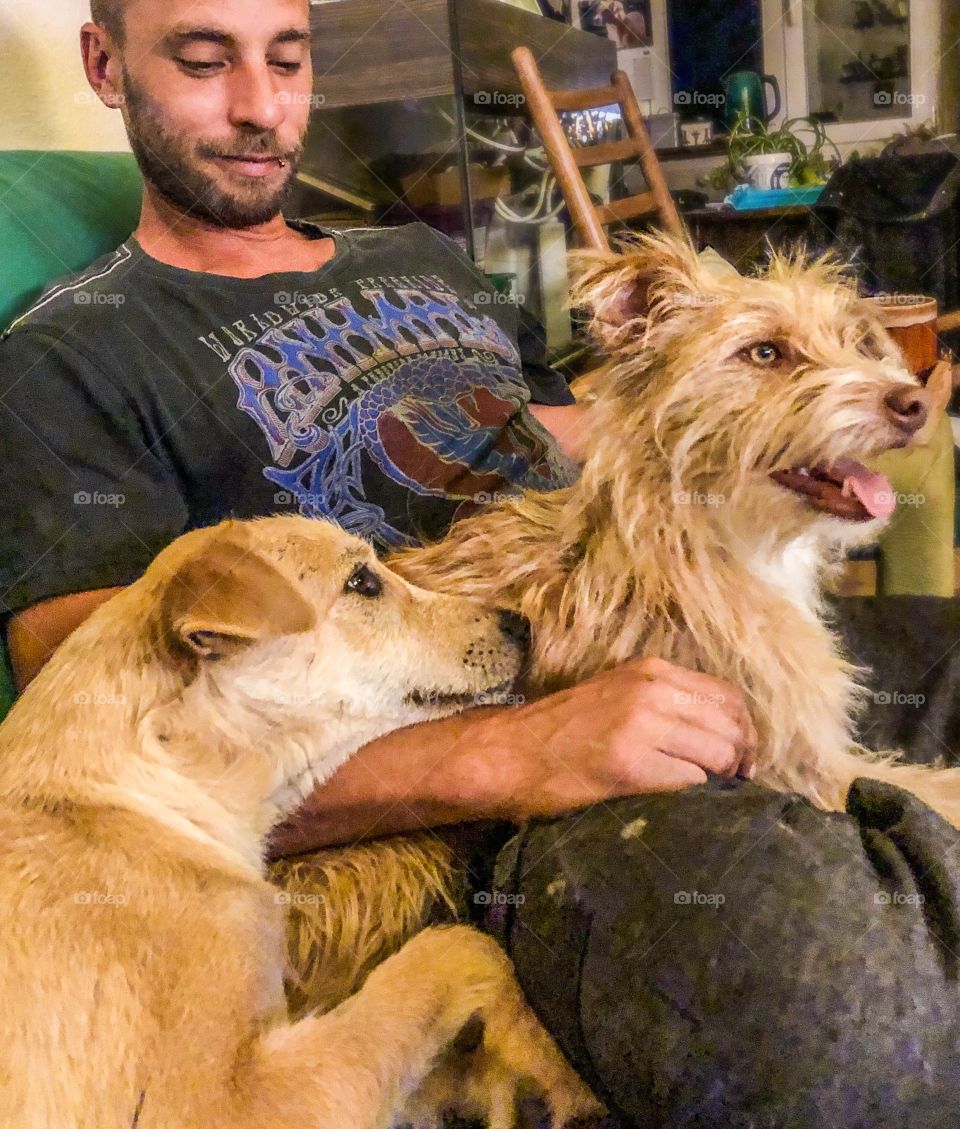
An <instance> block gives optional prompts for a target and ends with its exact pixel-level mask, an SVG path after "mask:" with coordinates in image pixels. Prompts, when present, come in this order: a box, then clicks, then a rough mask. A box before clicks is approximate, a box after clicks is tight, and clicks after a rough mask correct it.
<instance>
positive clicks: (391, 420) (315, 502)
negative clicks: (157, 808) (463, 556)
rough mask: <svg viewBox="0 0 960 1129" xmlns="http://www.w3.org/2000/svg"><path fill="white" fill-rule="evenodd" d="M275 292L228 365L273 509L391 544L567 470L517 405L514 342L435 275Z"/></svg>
mask: <svg viewBox="0 0 960 1129" xmlns="http://www.w3.org/2000/svg"><path fill="white" fill-rule="evenodd" d="M277 298H278V304H277V305H278V309H279V310H281V311H282V312H283V316H281V315H280V314H279V313H277V312H276V311H274V312H273V316H272V317H270V316H269V315H266V317H267V321H268V322H269V323H270V328H269V329H268V330H267V331H266V332H264V333H263V334H261V335H260V336H259V337H258V338H257V339H256V341H254V342H252V343H248V344H246V345H245V346H244V347H243V348H242V349H241V350H240V351H239V352H237V353H236V354H235V356H234V357H233V358H232V361H231V363H230V365H229V372H230V375H231V377H232V378H233V380H234V381H235V383H236V385H237V387H238V389H239V393H240V396H239V401H238V406H239V407H240V408H241V409H242V410H243V411H244V412H246V413H248V414H249V415H250V416H251V417H252V418H253V419H254V420H255V421H256V423H257V424H258V426H259V427H260V430H261V431H262V432H263V435H264V437H265V438H266V440H267V443H268V445H269V450H270V458H271V462H270V464H269V465H268V466H266V467H265V468H264V471H263V473H264V475H265V476H266V477H267V478H268V479H269V480H270V481H271V482H273V483H274V484H276V486H277V487H278V493H277V501H278V505H285V504H288V503H289V502H291V501H295V502H296V503H297V504H298V507H299V510H300V512H301V513H303V514H306V515H308V516H311V517H325V518H329V519H331V520H333V521H336V522H337V523H338V524H339V525H341V526H342V527H343V528H344V529H347V530H349V531H350V532H352V533H355V534H358V535H359V536H361V537H365V538H367V539H369V540H372V541H373V542H374V543H376V544H379V545H381V546H384V547H396V546H402V545H408V544H414V543H415V542H416V540H419V539H422V538H423V537H430V536H432V535H434V534H435V533H436V532H437V531H439V530H441V529H442V528H445V527H446V525H448V524H449V522H450V521H451V520H455V519H456V518H459V517H462V516H464V515H465V514H466V513H468V512H470V511H472V510H473V509H475V508H476V507H477V506H478V505H481V504H483V503H484V502H486V501H489V500H490V499H491V498H492V497H493V496H495V495H496V494H498V493H503V492H516V491H518V490H520V489H523V488H531V487H532V488H538V489H555V488H557V487H558V486H562V485H566V484H567V483H568V482H570V481H572V480H573V476H574V473H575V472H574V469H573V466H572V464H568V463H567V460H566V459H564V457H563V456H562V455H560V454H559V453H558V452H557V450H556V448H555V447H554V445H553V444H552V443H551V442H550V441H549V439H548V437H547V435H546V433H545V432H544V431H543V430H542V429H541V428H540V426H539V425H538V424H537V423H536V421H535V420H534V419H533V417H532V416H531V415H530V414H529V413H528V412H526V411H525V410H524V409H525V406H526V404H527V402H528V400H529V392H528V390H527V387H526V385H525V384H524V382H523V379H522V377H521V375H520V368H519V366H520V356H519V353H518V351H517V347H516V345H515V344H514V343H513V342H512V341H511V340H510V338H509V337H508V336H507V335H506V334H505V333H504V331H503V330H502V329H501V328H500V326H499V325H498V324H497V322H496V321H495V320H494V319H493V318H492V317H490V316H485V315H484V313H483V312H482V311H480V310H478V309H477V308H476V307H475V306H474V304H473V303H470V302H468V301H466V300H465V299H463V298H462V297H460V296H458V295H457V294H455V293H453V292H452V290H451V288H450V286H449V284H445V283H444V281H443V279H442V278H441V277H440V276H437V275H414V276H404V277H402V278H398V277H382V278H374V279H363V280H359V288H358V293H357V295H356V296H355V297H353V298H351V297H348V296H346V295H344V294H343V293H341V292H339V291H338V290H337V289H336V288H332V289H331V290H328V291H327V292H325V293H314V294H279V295H277ZM491 300H494V299H492V298H491ZM427 498H429V499H431V502H430V505H429V506H425V507H423V509H422V512H420V508H419V507H418V504H417V499H427ZM373 499H376V501H374V500H373ZM438 502H439V507H438ZM424 524H427V525H428V526H435V527H436V529H433V528H423V525H424Z"/></svg>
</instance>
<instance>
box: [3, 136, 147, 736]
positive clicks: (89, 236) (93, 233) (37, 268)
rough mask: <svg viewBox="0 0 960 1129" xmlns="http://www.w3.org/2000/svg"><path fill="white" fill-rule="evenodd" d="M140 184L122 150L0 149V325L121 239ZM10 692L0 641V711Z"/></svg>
mask: <svg viewBox="0 0 960 1129" xmlns="http://www.w3.org/2000/svg"><path fill="white" fill-rule="evenodd" d="M141 187H142V182H141V180H140V172H139V170H138V169H137V165H136V161H134V159H133V156H132V155H131V154H129V153H67V152H53V153H47V152H36V151H34V150H12V151H8V152H0V327H2V328H3V329H6V327H7V326H8V325H9V324H10V322H11V321H13V320H14V318H16V317H17V316H18V315H19V314H21V313H23V311H24V310H26V309H28V308H29V307H30V305H31V304H32V303H33V302H34V301H35V300H36V298H37V297H39V295H40V294H41V292H42V291H43V290H44V289H45V287H47V286H48V285H49V284H50V283H51V282H53V281H54V279H57V278H60V277H61V276H63V275H66V274H71V273H73V272H75V271H80V270H82V269H83V268H84V267H86V266H88V265H89V264H90V263H91V262H93V260H94V259H97V258H99V257H100V256H101V255H104V254H106V253H107V252H108V251H112V250H113V248H114V247H116V246H117V245H118V244H120V243H122V242H123V241H124V239H126V237H127V236H128V235H129V234H130V232H131V231H133V229H134V228H135V227H136V225H137V218H138V217H139V214H140V198H141ZM13 698H14V689H13V679H12V676H11V672H10V668H9V662H8V661H7V653H6V648H5V647H3V646H0V718H2V717H3V716H4V715H5V714H6V712H7V710H8V709H9V708H10V704H11V703H12V701H13Z"/></svg>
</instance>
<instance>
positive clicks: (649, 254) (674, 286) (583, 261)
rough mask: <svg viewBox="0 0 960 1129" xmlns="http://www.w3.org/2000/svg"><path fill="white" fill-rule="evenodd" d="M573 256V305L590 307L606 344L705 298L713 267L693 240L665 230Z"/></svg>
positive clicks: (599, 336) (614, 344) (594, 326)
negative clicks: (610, 249) (670, 233)
mask: <svg viewBox="0 0 960 1129" xmlns="http://www.w3.org/2000/svg"><path fill="white" fill-rule="evenodd" d="M715 258H717V259H719V256H715ZM570 261H571V264H572V265H573V267H574V268H575V269H576V270H577V271H578V274H577V277H576V278H575V279H574V282H573V284H572V286H571V305H572V306H574V307H575V308H581V309H583V310H585V311H586V313H587V315H588V318H589V328H590V331H591V333H592V334H593V335H594V336H595V337H596V338H597V340H598V341H599V342H600V344H601V345H603V346H605V347H606V348H617V347H618V346H621V345H622V344H623V343H624V341H625V340H627V339H630V338H635V337H639V336H642V334H643V332H644V331H645V330H646V328H647V326H648V324H650V323H651V322H656V321H658V320H660V319H661V318H664V317H667V316H668V315H669V314H670V313H671V312H672V311H673V310H675V309H676V308H677V307H679V306H681V305H690V304H691V303H692V302H696V301H697V300H698V299H699V300H704V301H705V300H706V299H705V298H703V293H704V290H705V286H704V283H705V281H706V279H707V278H708V277H709V275H710V273H711V271H712V268H711V264H710V262H705V261H702V260H701V259H700V258H699V257H698V255H697V252H696V251H695V249H694V247H693V245H692V244H691V243H689V242H688V241H687V240H684V239H678V238H676V237H674V236H669V235H664V234H662V233H656V234H647V235H642V236H637V237H633V238H631V239H629V240H624V241H622V242H621V243H620V244H619V247H618V250H617V251H576V252H573V253H572V254H571V257H570ZM720 261H721V262H722V260H720ZM726 265H727V264H724V266H726ZM729 270H730V272H731V273H733V274H736V271H735V269H734V268H733V267H729Z"/></svg>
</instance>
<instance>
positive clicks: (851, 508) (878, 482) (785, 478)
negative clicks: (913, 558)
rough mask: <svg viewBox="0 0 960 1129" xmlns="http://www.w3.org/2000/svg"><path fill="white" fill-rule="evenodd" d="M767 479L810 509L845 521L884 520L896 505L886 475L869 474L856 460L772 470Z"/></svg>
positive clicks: (866, 468)
mask: <svg viewBox="0 0 960 1129" xmlns="http://www.w3.org/2000/svg"><path fill="white" fill-rule="evenodd" d="M770 477H771V478H772V479H773V481H774V482H776V483H777V484H778V485H780V486H783V487H785V488H786V489H787V490H792V491H793V493H794V494H799V495H800V496H801V497H802V498H803V499H804V501H805V502H807V504H808V505H810V506H811V507H812V508H813V509H815V510H819V511H820V512H821V513H828V514H831V515H833V517H839V518H843V519H844V520H845V521H873V520H874V519H875V518H887V517H889V516H890V515H891V514H892V513H893V510H894V507H895V505H896V500H895V497H894V493H893V487H892V486H891V485H890V480H889V479H888V478H887V477H886V475H883V474H878V473H877V472H876V471H872V470H870V469H869V467H865V466H864V465H863V463H858V462H857V461H856V459H839V460H838V461H837V462H835V463H830V464H825V463H818V464H817V465H816V466H814V467H793V468H791V469H790V470H775V471H773V472H772V473H771V475H770Z"/></svg>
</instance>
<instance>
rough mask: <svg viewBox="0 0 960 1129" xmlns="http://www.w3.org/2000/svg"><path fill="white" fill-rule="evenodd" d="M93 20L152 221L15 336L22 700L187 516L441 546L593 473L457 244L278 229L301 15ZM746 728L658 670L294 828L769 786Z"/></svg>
mask: <svg viewBox="0 0 960 1129" xmlns="http://www.w3.org/2000/svg"><path fill="white" fill-rule="evenodd" d="M92 14H93V16H94V19H95V22H93V23H88V24H85V25H84V27H83V29H82V31H81V44H82V52H83V62H84V67H85V70H86V74H87V78H88V80H89V82H90V84H91V86H92V88H93V89H94V90H95V91H96V93H97V95H98V96H99V97H100V99H101V100H102V101H103V102H104V103H105V104H106V105H108V106H113V107H117V108H119V110H120V112H121V113H122V114H123V116H124V121H125V124H126V127H127V131H128V135H129V138H130V143H131V147H132V149H133V151H134V153H135V155H136V157H137V160H138V163H139V165H140V168H141V170H142V172H143V176H144V182H145V191H144V201H143V211H142V215H141V219H140V223H139V226H138V227H137V230H136V231H135V233H134V234H133V236H132V237H131V238H130V239H128V240H127V242H126V243H125V244H123V245H122V247H120V248H119V249H118V250H117V251H116V252H115V253H114V254H112V255H110V256H107V257H106V258H105V259H103V260H101V261H100V262H98V263H96V264H94V265H93V266H92V267H91V268H90V269H89V270H88V271H87V272H85V274H83V275H82V276H80V278H79V279H73V280H68V281H66V282H64V283H63V284H62V285H60V286H55V287H54V288H52V289H51V290H50V291H48V292H47V293H46V294H45V295H44V296H43V297H42V298H41V299H40V301H39V302H38V303H37V304H36V305H35V306H34V308H33V309H32V310H31V311H28V312H27V313H26V314H25V315H24V316H23V317H21V318H19V319H18V320H17V321H15V322H14V323H13V325H12V326H11V327H10V329H9V331H8V334H7V335H6V338H5V340H4V342H3V344H2V346H0V380H2V401H3V405H4V409H5V411H4V413H3V416H2V417H0V436H2V444H3V450H2V457H3V464H4V467H5V473H6V490H5V491H4V495H5V497H4V502H3V507H4V512H3V514H2V522H0V528H2V529H3V530H4V534H3V538H4V539H3V542H2V546H0V582H2V584H3V589H4V592H5V600H6V604H7V610H8V611H9V612H11V613H12V615H10V617H9V620H8V631H7V638H8V644H9V648H10V653H11V657H12V662H13V665H14V670H15V674H16V677H17V680H18V683H19V685H20V686H21V687H22V686H23V685H25V684H26V683H27V682H28V681H29V680H30V679H31V678H32V677H33V675H34V674H35V673H36V672H37V670H38V669H39V668H40V667H41V666H42V664H43V662H44V661H45V660H46V658H47V657H48V656H49V654H50V653H51V651H52V650H53V648H54V647H55V646H56V645H57V644H58V643H59V642H60V641H61V640H62V639H63V638H64V637H65V636H66V635H67V634H68V633H69V632H70V631H71V630H72V629H73V628H74V627H76V626H77V624H79V623H80V622H81V621H82V620H83V619H84V618H85V617H86V616H87V615H89V614H90V612H91V611H92V610H93V609H94V608H95V607H96V606H97V605H98V604H99V603H101V602H102V601H103V600H106V599H108V598H109V597H110V595H111V594H112V593H113V592H115V591H116V590H117V588H118V587H120V586H122V585H123V584H125V583H129V582H130V581H131V580H132V579H133V578H134V577H135V576H136V575H138V574H139V572H141V571H142V569H143V568H144V567H145V566H146V564H147V562H148V561H149V560H150V559H151V557H152V556H153V555H154V554H155V553H156V552H157V551H158V550H159V549H160V548H161V547H162V546H163V545H164V544H166V543H168V542H169V541H171V540H172V539H173V538H174V537H176V536H177V535H178V534H180V533H181V532H183V531H184V530H185V529H187V528H189V527H191V526H195V525H200V524H205V523H208V522H212V521H216V520H218V519H220V518H222V517H225V516H227V515H228V514H230V515H234V516H241V517H245V516H252V515H255V514H261V513H269V512H275V511H282V510H283V509H285V508H291V509H294V510H300V511H301V512H305V513H310V514H315V515H317V516H327V517H333V518H334V519H335V520H337V521H339V522H341V524H343V525H344V526H345V527H346V528H349V529H352V530H354V531H356V532H359V533H361V534H363V535H365V536H368V537H371V538H372V539H373V540H374V541H375V542H377V543H379V544H381V545H383V546H391V545H398V544H404V543H410V542H412V541H414V540H416V539H418V538H419V537H421V536H423V535H424V534H426V535H429V536H439V535H441V534H442V532H443V530H444V529H445V528H446V526H447V525H448V524H449V522H450V521H451V520H453V519H454V518H455V517H456V516H458V515H459V514H460V513H463V512H465V510H466V509H468V508H469V507H470V506H471V504H472V503H473V502H474V500H475V499H476V497H477V495H484V494H492V493H495V492H496V491H497V490H498V489H503V488H509V487H514V488H516V487H518V486H527V485H531V486H538V487H541V488H551V487H557V486H561V485H563V484H564V483H566V482H568V481H569V480H570V476H571V474H573V473H575V468H574V467H573V464H571V463H570V461H569V460H568V459H566V458H565V457H564V455H563V454H562V453H561V451H560V450H559V449H558V447H557V445H556V443H555V442H554V441H553V440H552V439H551V437H550V435H549V434H548V432H547V431H546V430H544V428H548V429H550V431H552V432H553V434H554V435H555V436H556V437H557V439H558V440H559V441H560V444H561V446H562V445H564V444H566V446H567V449H568V450H570V451H572V450H574V447H573V440H574V438H575V428H576V413H577V408H576V407H575V406H573V405H572V403H570V400H571V398H570V397H569V394H568V393H567V392H566V389H565V386H563V387H558V386H557V380H556V374H552V373H551V372H550V370H546V369H545V368H544V366H543V365H542V364H539V363H538V362H537V360H536V359H535V358H534V357H533V355H532V354H533V352H535V350H533V349H531V348H530V346H531V342H530V340H529V337H528V339H527V340H526V342H523V341H521V344H522V345H523V349H522V350H518V347H517V344H516V339H515V334H516V333H517V328H518V327H517V319H516V311H515V310H512V309H510V308H508V307H505V306H503V305H501V304H491V303H483V298H484V297H486V295H487V294H488V293H489V287H488V286H487V284H486V282H485V280H484V279H483V276H482V275H480V274H479V273H478V272H477V271H476V269H475V268H474V267H473V266H472V264H470V263H469V262H468V261H467V260H465V259H464V257H463V256H461V255H460V254H459V253H458V252H456V251H455V250H454V249H453V248H452V246H451V245H450V244H449V242H448V241H447V240H445V239H444V238H443V237H441V236H439V235H437V233H435V232H432V231H431V229H429V228H426V227H424V226H422V225H410V226H407V227H404V228H400V229H394V230H386V231H373V230H364V231H359V232H348V233H342V234H338V235H334V234H331V233H328V232H324V231H320V230H319V229H316V228H313V227H310V226H309V225H305V224H294V223H288V222H287V221H286V220H285V219H284V218H283V216H282V213H281V207H282V204H283V201H284V199H285V197H286V194H287V191H288V189H289V187H290V185H291V182H292V180H293V177H294V175H295V173H296V170H297V167H298V164H299V161H300V159H301V155H302V151H303V139H304V134H305V131H306V127H307V120H308V115H309V110H310V104H311V100H310V92H311V85H312V76H311V67H310V51H309V46H310V43H309V36H310V31H309V21H308V16H309V8H308V4H307V2H306V0H274V2H272V3H269V4H266V5H265V4H263V3H262V0H217V2H216V3H215V2H214V0H199V2H198V0H170V2H168V3H164V4H155V3H152V2H151V0H93V6H92ZM117 294H122V295H123V299H124V301H123V303H122V304H119V303H118V302H117V301H116V300H115V296H116V295H117ZM478 294H479V295H481V300H480V302H478V301H477V295H478ZM111 296H114V297H113V300H111ZM521 353H526V354H527V356H526V358H525V357H524V356H522V355H521ZM525 381H526V382H528V383H529V384H530V385H531V391H532V395H533V398H534V399H538V400H540V401H542V402H541V403H539V404H534V405H531V406H530V407H529V408H528V407H527V405H526V401H527V400H528V398H529V397H530V392H528V390H527V387H526V386H525ZM753 741H754V735H753V729H752V725H751V723H750V720H749V718H748V716H747V712H746V710H745V708H744V705H743V701H742V698H741V697H740V695H739V693H738V692H737V691H736V690H734V689H733V688H731V687H728V686H723V685H720V684H719V683H717V682H716V681H715V680H714V679H712V678H709V677H707V676H705V675H701V674H696V673H694V672H691V671H685V670H681V669H679V668H677V667H674V666H671V665H669V664H667V663H664V662H661V661H658V660H644V659H640V660H637V661H635V662H633V663H628V664H625V665H624V666H623V667H621V668H620V669H618V670H615V671H611V672H609V673H607V674H605V675H603V676H601V677H598V678H596V679H594V680H593V681H592V682H590V683H588V684H585V685H583V686H581V687H578V688H577V689H574V690H570V691H566V692H564V693H560V694H555V695H552V696H550V697H547V698H544V699H542V700H540V701H537V702H534V703H530V704H527V705H524V706H521V707H519V708H512V709H488V710H483V711H479V712H475V713H473V714H470V715H466V716H463V717H459V718H454V719H450V720H447V721H443V722H438V723H435V724H432V725H425V726H421V727H417V728H415V729H411V730H407V731H403V732H401V733H399V734H396V735H393V736H391V737H390V738H387V739H384V740H382V741H379V742H376V743H375V744H373V745H370V746H369V747H368V748H366V749H365V750H363V751H362V752H361V753H360V754H359V755H358V756H357V757H356V758H355V759H354V760H353V761H352V762H351V763H350V764H348V765H347V766H345V768H344V769H343V771H342V772H341V773H340V774H339V775H338V776H337V777H336V778H335V779H334V780H333V781H331V782H330V783H329V784H328V785H327V786H326V787H325V788H324V789H323V790H322V791H320V792H318V793H317V794H316V795H315V796H314V797H313V799H312V801H311V803H310V804H309V805H308V810H307V811H306V812H304V813H301V818H300V819H299V820H298V821H297V825H296V828H293V829H289V830H288V832H287V833H286V834H285V835H282V836H281V839H280V841H281V843H282V844H283V845H284V846H285V847H286V848H288V849H307V848H309V847H313V846H317V845H321V844H325V843H334V842H343V841H350V840H354V839H356V838H361V837H364V836H367V835H371V834H383V833H386V832H389V831H397V830H405V829H410V828H414V827H419V826H422V825H423V824H427V825H434V824H441V823H447V822H453V821H459V820H461V819H464V818H480V817H485V816H497V817H507V818H511V819H521V818H526V817H529V816H532V815H537V814H551V813H558V812H562V811H567V810H571V809H574V808H578V807H582V806H583V805H585V804H587V803H590V802H591V801H594V800H597V799H601V798H607V797H612V796H616V795H624V794H631V793H637V792H645V791H662V790H670V789H677V788H683V787H685V786H687V785H690V784H696V783H698V782H701V781H703V780H705V779H706V775H707V773H719V774H723V775H732V774H735V773H736V772H737V771H738V770H742V771H743V772H747V771H749V767H750V754H751V750H752V746H753Z"/></svg>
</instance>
